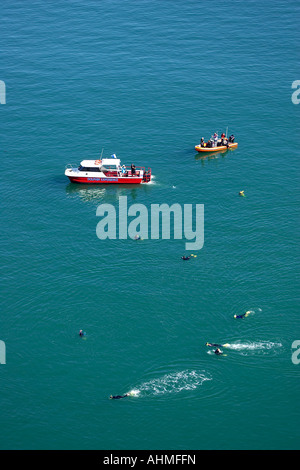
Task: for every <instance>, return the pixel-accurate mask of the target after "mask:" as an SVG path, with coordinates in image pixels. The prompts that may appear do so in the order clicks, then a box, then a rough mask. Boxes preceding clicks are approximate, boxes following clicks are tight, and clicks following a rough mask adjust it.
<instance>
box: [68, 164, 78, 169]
mask: <svg viewBox="0 0 300 470" xmlns="http://www.w3.org/2000/svg"><path fill="white" fill-rule="evenodd" d="M77 168H78V165H73V163H67V164H66V168H65V170H73V169H76V170H77Z"/></svg>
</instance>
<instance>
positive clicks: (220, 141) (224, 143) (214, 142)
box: [200, 132, 234, 148]
mask: <svg viewBox="0 0 300 470" xmlns="http://www.w3.org/2000/svg"><path fill="white" fill-rule="evenodd" d="M233 142H234V135H233V134H231V136H230V137H228V138H227V137H226V135H225V134H224V132H223V134H221V137H220V138H219V136H218V133H217V132H215V133H214V135H212V136H211V138H210V139H209V140H208V141H207V142H204V137H201V141H200V145H201V147H207V148H213V147H227V148H228V147H229V144H233Z"/></svg>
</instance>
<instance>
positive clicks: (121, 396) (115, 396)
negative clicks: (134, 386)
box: [109, 393, 129, 400]
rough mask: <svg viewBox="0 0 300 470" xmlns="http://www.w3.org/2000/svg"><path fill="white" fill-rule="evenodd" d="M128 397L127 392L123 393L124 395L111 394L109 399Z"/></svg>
mask: <svg viewBox="0 0 300 470" xmlns="http://www.w3.org/2000/svg"><path fill="white" fill-rule="evenodd" d="M125 397H129V393H125V395H111V396H110V397H109V398H110V399H111V400H119V399H120V398H125Z"/></svg>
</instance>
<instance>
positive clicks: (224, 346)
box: [205, 343, 229, 348]
mask: <svg viewBox="0 0 300 470" xmlns="http://www.w3.org/2000/svg"><path fill="white" fill-rule="evenodd" d="M205 346H210V347H211V348H227V347H228V346H229V344H228V343H225V344H216V343H206V344H205Z"/></svg>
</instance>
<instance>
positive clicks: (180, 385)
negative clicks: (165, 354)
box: [129, 370, 212, 397]
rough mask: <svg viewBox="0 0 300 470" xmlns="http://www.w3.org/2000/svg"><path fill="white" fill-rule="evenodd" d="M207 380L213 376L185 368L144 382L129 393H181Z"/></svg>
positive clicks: (142, 394)
mask: <svg viewBox="0 0 300 470" xmlns="http://www.w3.org/2000/svg"><path fill="white" fill-rule="evenodd" d="M206 380H212V378H211V377H209V376H207V375H205V374H204V373H199V372H197V371H195V370H184V371H181V372H173V373H170V374H166V375H164V376H163V377H160V378H156V379H153V380H149V381H148V382H144V383H142V384H141V385H140V386H138V387H137V388H136V389H133V390H131V391H130V392H129V394H130V395H131V396H135V397H138V396H149V395H155V396H157V395H164V394H172V393H179V392H181V391H183V390H194V389H196V388H198V387H200V386H201V385H202V384H203V382H205V381H206Z"/></svg>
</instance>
